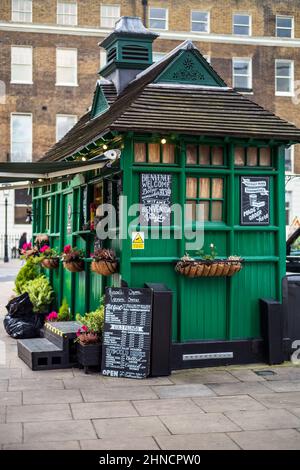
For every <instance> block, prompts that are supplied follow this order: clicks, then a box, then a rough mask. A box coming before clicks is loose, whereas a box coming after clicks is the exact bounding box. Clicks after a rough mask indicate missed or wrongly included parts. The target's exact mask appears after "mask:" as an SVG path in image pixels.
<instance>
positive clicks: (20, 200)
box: [15, 189, 32, 225]
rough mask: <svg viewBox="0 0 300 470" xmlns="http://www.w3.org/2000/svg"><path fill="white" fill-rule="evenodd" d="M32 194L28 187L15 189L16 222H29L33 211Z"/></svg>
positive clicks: (18, 223)
mask: <svg viewBox="0 0 300 470" xmlns="http://www.w3.org/2000/svg"><path fill="white" fill-rule="evenodd" d="M31 204H32V201H31V195H30V194H28V189H15V224H17V225H20V224H26V223H28V219H27V217H28V215H29V213H31Z"/></svg>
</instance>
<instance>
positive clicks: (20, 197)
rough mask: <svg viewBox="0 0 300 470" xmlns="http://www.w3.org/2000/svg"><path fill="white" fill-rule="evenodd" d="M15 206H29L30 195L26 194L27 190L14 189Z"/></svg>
mask: <svg viewBox="0 0 300 470" xmlns="http://www.w3.org/2000/svg"><path fill="white" fill-rule="evenodd" d="M15 204H16V205H20V204H21V205H26V206H30V205H31V195H30V194H28V190H27V189H15Z"/></svg>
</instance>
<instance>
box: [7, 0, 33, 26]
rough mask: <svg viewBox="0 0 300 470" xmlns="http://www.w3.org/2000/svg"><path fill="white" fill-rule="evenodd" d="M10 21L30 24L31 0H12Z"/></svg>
mask: <svg viewBox="0 0 300 470" xmlns="http://www.w3.org/2000/svg"><path fill="white" fill-rule="evenodd" d="M11 19H12V21H20V22H22V23H31V22H32V0H12V5H11Z"/></svg>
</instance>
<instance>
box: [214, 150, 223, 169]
mask: <svg viewBox="0 0 300 470" xmlns="http://www.w3.org/2000/svg"><path fill="white" fill-rule="evenodd" d="M211 160H212V165H224V157H223V147H212V159H211Z"/></svg>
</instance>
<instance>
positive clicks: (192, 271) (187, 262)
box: [175, 256, 243, 278]
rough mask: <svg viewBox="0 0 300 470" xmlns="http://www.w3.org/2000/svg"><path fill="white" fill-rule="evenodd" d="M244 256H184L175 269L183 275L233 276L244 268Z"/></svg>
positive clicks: (191, 276) (192, 276)
mask: <svg viewBox="0 0 300 470" xmlns="http://www.w3.org/2000/svg"><path fill="white" fill-rule="evenodd" d="M242 262H243V260H242V258H240V257H238V256H230V257H229V258H226V259H212V260H207V259H205V260H194V259H192V258H189V257H188V256H184V257H183V258H181V260H180V261H178V263H177V264H176V266H175V271H176V272H177V273H179V274H181V275H183V276H186V277H190V278H194V277H221V276H222V277H224V276H227V277H231V276H233V275H234V274H236V273H237V272H239V271H240V270H241V269H242Z"/></svg>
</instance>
